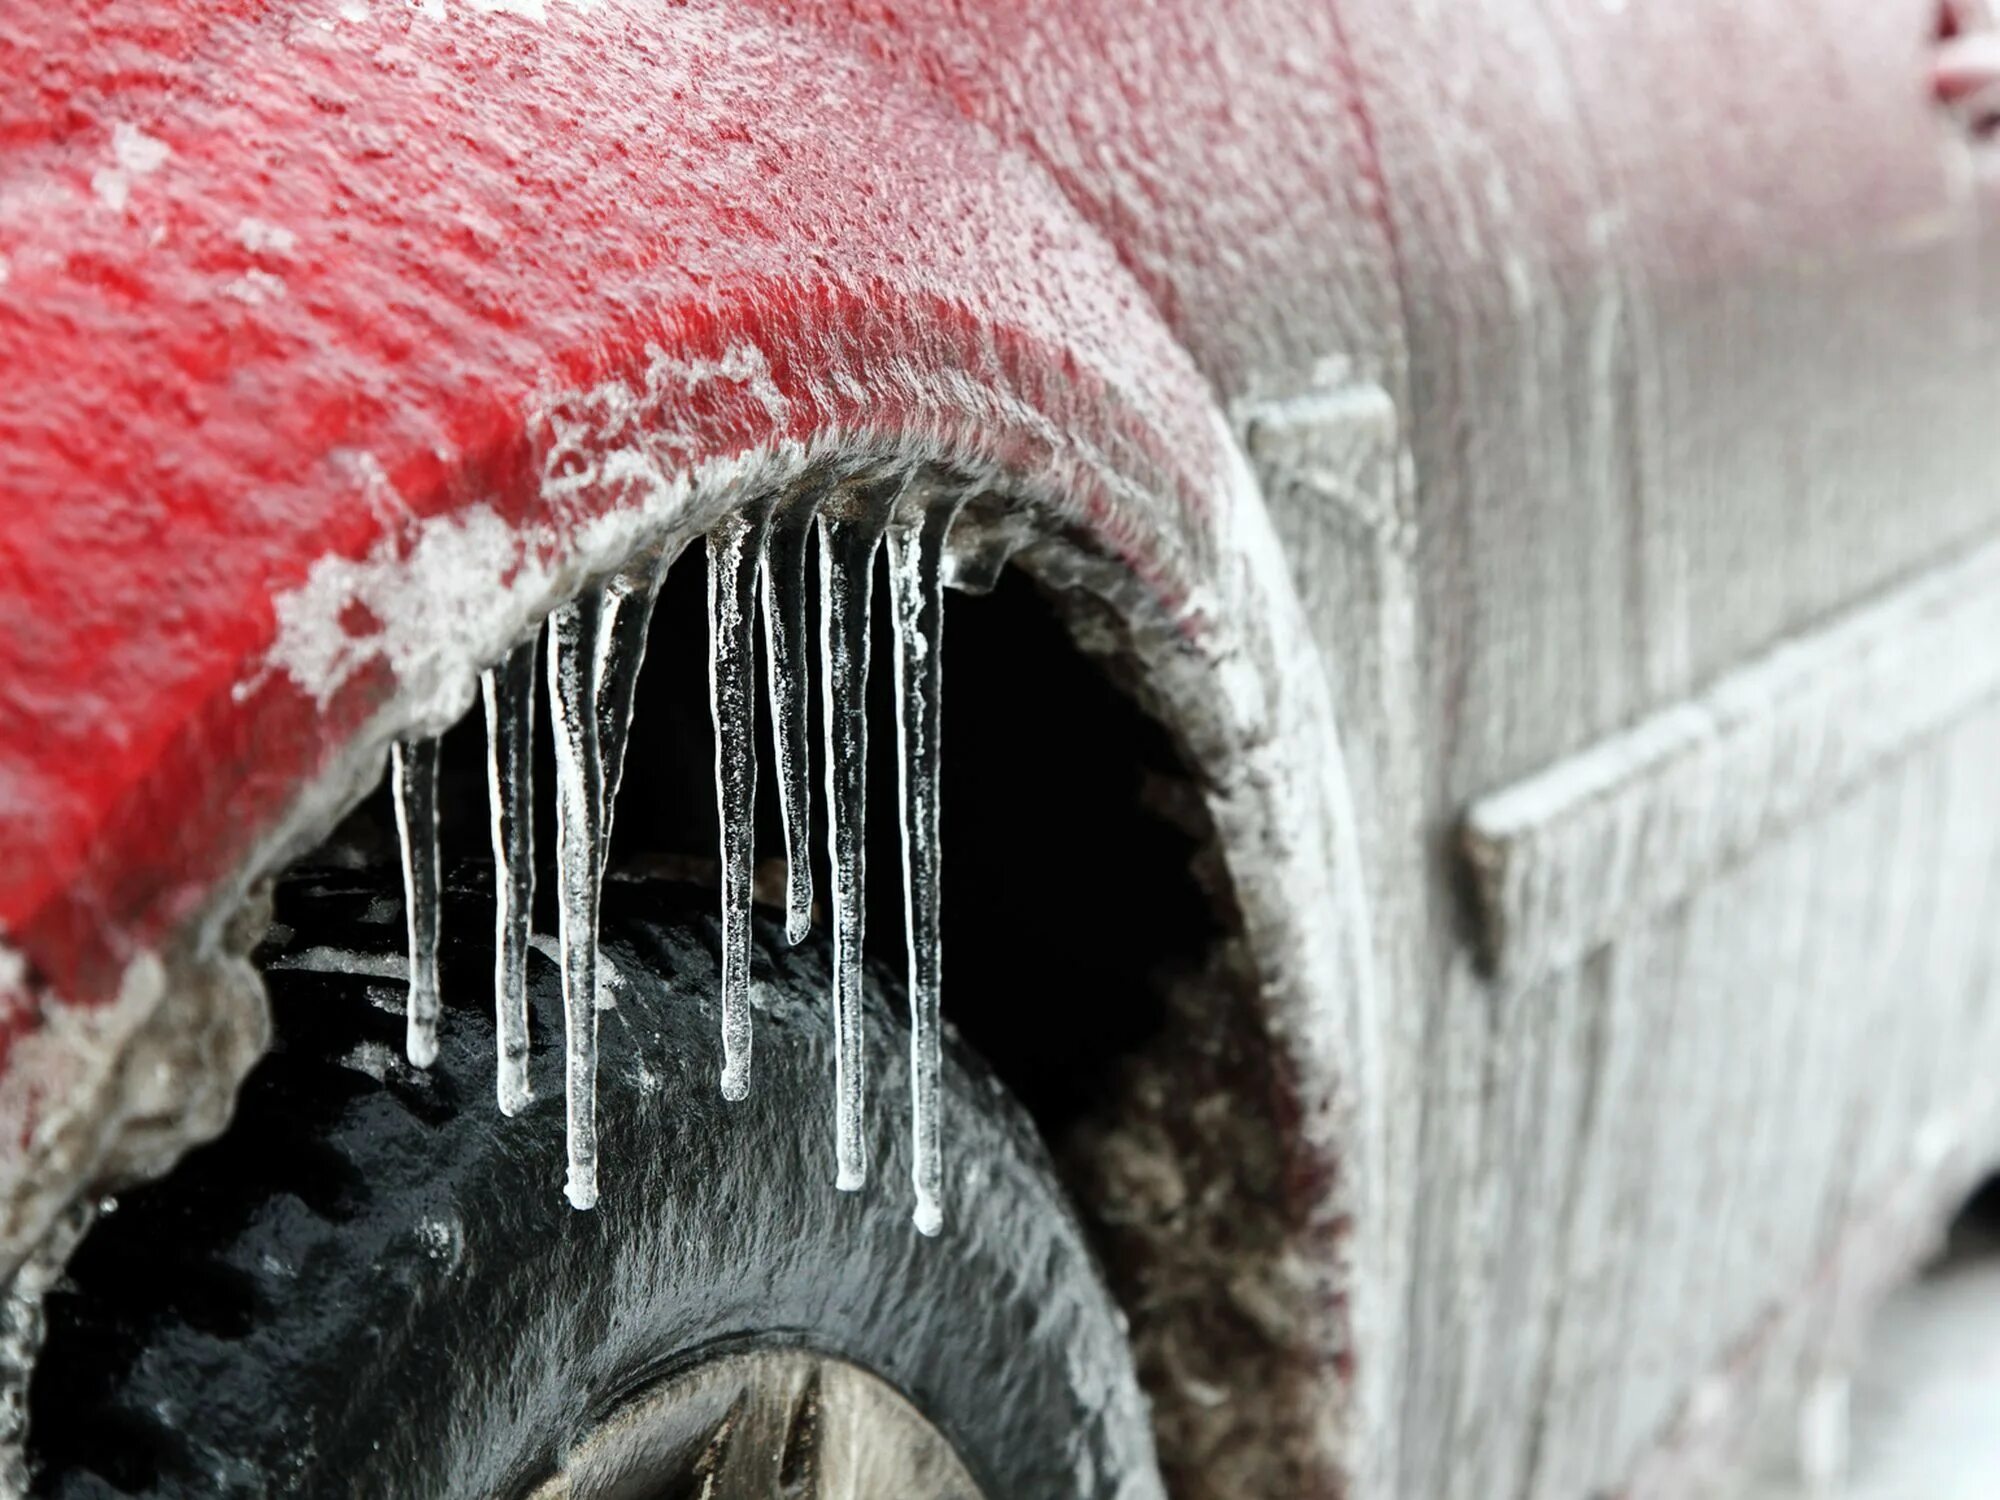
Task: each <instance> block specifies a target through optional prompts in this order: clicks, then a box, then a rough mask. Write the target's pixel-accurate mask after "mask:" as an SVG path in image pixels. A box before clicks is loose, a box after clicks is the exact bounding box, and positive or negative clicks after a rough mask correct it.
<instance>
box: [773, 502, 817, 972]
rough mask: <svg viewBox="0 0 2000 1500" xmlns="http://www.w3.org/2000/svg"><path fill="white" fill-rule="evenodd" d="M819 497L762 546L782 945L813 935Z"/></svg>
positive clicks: (784, 512) (787, 515)
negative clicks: (811, 665) (811, 642)
mask: <svg viewBox="0 0 2000 1500" xmlns="http://www.w3.org/2000/svg"><path fill="white" fill-rule="evenodd" d="M818 498H819V495H818V492H817V491H811V490H809V491H807V492H806V493H805V494H803V495H801V496H800V497H799V498H798V499H796V500H795V501H793V502H792V503H791V504H788V505H784V506H781V507H780V508H779V510H778V512H777V514H775V515H774V516H773V517H772V518H771V525H770V530H769V531H768V532H767V533H766V535H765V538H764V566H763V570H762V579H763V592H764V669H765V672H766V674H767V675H768V677H769V679H770V698H771V743H772V745H773V747H774V749H775V752H776V755H777V761H778V812H779V815H780V817H781V818H782V820H783V823H784V830H785V941H786V942H788V943H791V944H794V945H797V944H799V943H802V942H804V941H805V937H806V933H807V932H809V931H810V930H811V929H812V898H813V891H812V755H811V751H810V750H809V748H808V741H809V739H810V736H811V730H810V727H809V725H808V722H807V715H808V704H807V699H806V694H807V693H808V692H810V691H811V687H810V685H809V683H808V681H807V678H808V676H809V675H810V674H809V669H808V667H807V651H806V541H807V538H808V536H809V535H810V533H811V530H812V519H813V511H814V509H815V507H816V506H817V504H818Z"/></svg>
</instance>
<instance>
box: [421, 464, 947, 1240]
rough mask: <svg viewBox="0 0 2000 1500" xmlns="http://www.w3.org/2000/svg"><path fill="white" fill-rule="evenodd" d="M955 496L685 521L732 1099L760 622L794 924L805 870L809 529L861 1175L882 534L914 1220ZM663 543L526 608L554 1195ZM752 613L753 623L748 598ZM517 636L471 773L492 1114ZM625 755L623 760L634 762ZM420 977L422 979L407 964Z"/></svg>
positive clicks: (938, 1205)
mask: <svg viewBox="0 0 2000 1500" xmlns="http://www.w3.org/2000/svg"><path fill="white" fill-rule="evenodd" d="M964 499H965V492H964V490H963V488H962V487H958V486H949V485H942V484H937V483H932V482H929V481H928V480H924V481H918V480H915V479H913V478H912V477H911V476H900V477H898V478H895V479H891V480H879V479H878V480H871V481H865V482H863V481H855V482H848V483H841V484H827V483H817V484H811V485H807V486H804V487H802V488H800V489H799V490H797V491H795V492H793V493H791V494H789V495H786V496H783V497H778V498H773V499H766V500H762V501H758V502H755V503H753V504H751V505H750V506H747V507H743V508H740V509H738V510H736V511H734V512H732V513H730V514H728V515H726V516H724V517H723V518H722V519H720V520H719V521H718V522H717V523H716V524H715V526H714V527H713V528H712V529H711V530H710V532H709V534H708V536H707V539H706V553H707V563H708V622H709V710H710V713H711V715H712V718H713V723H714V729H715V745H716V750H715V777H716V798H717V812H718V822H719V826H720V829H721V837H720V844H721V847H720V849H719V851H718V852H719V855H720V863H721V870H722V880H721V888H722V910H721V922H722V934H723V942H722V1007H721V1009H722V1046H723V1068H722V1073H721V1078H720V1088H721V1091H722V1094H723V1097H724V1098H726V1099H730V1100H738V1099H741V1098H743V1097H744V1096H745V1094H746V1093H747V1092H748V1089H749V1087H750V1082H751V1078H750V1073H751V1060H752V1056H753V1038H752V1034H751V1006H750V970H749V930H750V927H749V924H750V907H751V887H752V875H753V871H754V870H755V867H756V864H755V850H754V847H753V827H752V823H753V820H752V809H753V807H754V804H755V796H756V782H757V759H756V716H757V702H758V694H757V690H756V687H757V660H756V656H757V643H758V639H759V636H760V634H761V637H762V640H763V643H764V655H765V671H766V676H767V679H768V683H769V692H768V697H767V712H768V713H769V714H770V716H771V730H772V742H773V745H774V746H775V749H776V756H777V765H776V768H775V772H776V780H777V785H778V793H779V797H778V803H779V809H780V813H781V816H782V820H783V828H784V842H785V849H784V853H785V865H786V888H785V930H786V936H787V938H788V940H789V941H791V942H793V943H797V942H799V941H800V940H801V939H803V938H804V936H805V935H806V932H807V930H808V927H809V925H810V919H811V910H812V876H811V868H810V863H809V859H808V852H809V850H810V845H811V830H810V818H811V811H812V798H811V793H810V777H811V772H810V749H809V744H808V729H807V723H808V720H807V705H808V703H809V702H810V698H809V694H810V692H811V681H810V678H811V670H810V666H809V662H810V659H811V656H812V655H813V652H812V651H811V649H810V646H809V642H808V635H809V625H808V620H807V615H808V610H807V598H806V584H807V552H808V548H809V546H810V545H811V542H812V540H813V538H814V537H815V536H816V538H817V542H818V549H819V598H820V619H819V621H818V625H819V632H820V639H819V643H818V646H819V649H818V656H819V673H820V689H821V692H822V695H823V699H822V701H823V705H824V709H825V722H826V730H825V734H826V737H825V743H824V746H823V761H824V766H823V773H824V775H825V778H826V788H825V789H826V798H825V811H824V819H825V825H826V842H827V848H828V852H829V858H830V865H831V872H832V879H831V889H830V891H829V893H828V898H829V905H830V910H831V925H832V929H833V937H834V955H835V956H834V977H833V983H832V994H831V995H830V996H829V997H828V999H829V1004H830V1005H831V1006H832V1008H833V1020H834V1034H835V1048H834V1051H835V1066H834V1079H833V1090H834V1156H835V1163H836V1171H835V1185H836V1186H837V1187H839V1188H841V1189H844V1190H850V1191H851V1190H855V1189H858V1188H860V1187H862V1186H863V1185H864V1183H865V1182H866V1180H867V1166H868V1164H867V1153H866V1145H865V1140H866V1137H865V1132H864V1123H865V1118H866V1108H867V1078H866V1072H865V1067H864V1056H863V1053H862V1051H861V1048H860V1046H859V1041H858V1026H857V1022H856V1016H857V1014H858V1007H859V1005H860V1001H861V960H862V942H863V937H864V921H865V916H864V911H865V906H864V903H865V897H866V882H867V870H866V859H865V834H866V824H867V754H868V723H867V715H866V710H865V705H866V701H867V691H868V672H869V666H870V662H869V638H870V628H871V623H872V618H873V611H874V597H873V596H874V588H873V580H874V567H875V559H876V555H877V553H878V552H879V551H880V550H881V549H882V548H883V546H884V544H885V541H886V545H887V549H888V553H889V579H890V590H889V593H890V598H889V608H890V611H891V619H892V625H893V632H892V639H893V642H894V662H893V666H894V672H895V678H896V681H895V693H894V701H895V705H896V735H897V743H898V747H899V751H900V754H899V757H898V763H899V768H900V775H899V785H898V799H897V806H898V810H899V813H900V820H901V831H902V844H903V860H902V866H903V869H902V874H903V887H904V910H905V915H906V918H907V923H906V925H907V930H908V964H909V973H908V979H909V997H910V1012H911V1030H910V1049H911V1050H910V1059H909V1068H910V1082H911V1119H910V1122H909V1128H910V1131H911V1139H912V1167H911V1175H912V1178H913V1187H914V1191H915V1211H914V1215H913V1217H914V1220H915V1223H916V1225H917V1227H918V1228H919V1229H920V1230H921V1231H922V1232H923V1233H925V1234H936V1233H937V1232H938V1230H939V1229H940V1227H941V1226H942V1224H943V1217H944V1210H943V1201H942V1199H943V1182H944V1169H943V1146H942V1135H943V1132H942V1126H941V1122H940V1119H939V1105H938V1097H939V1096H938V1087H937V1078H938V1066H939V1063H938V1053H939V1032H938V1027H939V1005H940V997H941V993H942V944H941V941H940V913H941V879H940V873H941V856H940V848H939V826H938V823H939V819H938V788H939V778H940V758H941V753H940V744H939V735H940V728H941V723H942V714H941V692H942V686H943V612H944V582H945V575H946V556H945V543H946V540H947V538H948V536H949V534H950V531H951V527H952V524H953V521H954V519H955V518H956V517H957V515H958V514H959V510H960V507H961V505H962V504H963V502H964ZM671 560H672V559H671V558H670V557H656V558H647V559H645V560H643V561H642V562H639V563H635V564H634V565H632V566H630V567H628V568H627V569H626V570H625V571H622V572H620V573H618V574H616V575H614V576H613V577H612V578H611V579H609V580H608V581H606V582H602V583H599V584H596V585H594V586H592V587H590V588H587V589H586V590H584V591H583V592H582V593H581V594H579V595H578V596H577V597H576V598H574V599H572V600H570V601H568V602H567V603H565V604H562V605H561V606H559V607H558V608H557V609H555V610H554V611H553V612H552V613H551V614H550V616H549V618H548V621H547V622H546V626H545V631H544V636H545V643H546V644H545V651H546V658H547V692H548V704H549V719H550V723H551V727H552V731H553V735H554V740H555V752H556V755H555V763H556V783H557V784H556V788H555V806H556V827H557V860H556V868H557V881H558V886H559V900H558V903H557V905H558V912H559V922H560V926H559V932H560V945H561V968H562V982H563V1009H564V1028H563V1031H564V1038H565V1054H566V1055H565V1067H564V1078H565V1095H566V1115H567V1134H568V1159H569V1169H568V1180H567V1182H566V1183H565V1185H564V1191H565V1193H566V1195H567V1197H568V1198H569V1201H570V1202H571V1204H573V1205H574V1206H575V1207H577V1208H590V1207H592V1206H593V1205H594V1204H595V1203H596V1201H597V1192H598V1181H597V1150H596V1133H597V1130H596V1073H597V1004H596V1000H595V997H596V994H597V980H598V968H599V959H598V952H597V909H598V899H599V891H600V888H601V885H602V882H603V878H604V867H605V858H606V853H607V850H608V848H609V841H610V834H611V824H612V820H613V817H614V814H615V811H616V801H617V793H618V787H619V784H620V782H621V780H622V777H623V773H624V758H625V755H624V752H625V743H626V739H627V737H628V735H629V732H630V726H631V718H632V706H633V700H634V696H635V692H636V686H637V681H638V677H639V672H640V668H641V666H642V664H643V661H644V655H645V649H646V634H647V629H648V627H649V625H650V623H651V619H652V614H653V605H654V602H655V600H656V599H657V597H658V594H659V590H660V585H661V582H662V580H663V579H664V577H665V573H666V568H667V565H668V563H669V562H670V561H671ZM760 613H761V616H762V627H763V628H762V630H761V632H760V631H759V629H758V616H759V614H760ZM536 644H537V643H536V641H535V640H534V639H533V638H530V639H529V640H527V641H525V642H523V643H522V644H521V645H519V646H518V647H516V648H515V650H514V651H512V652H511V653H510V654H509V655H508V656H507V657H506V658H505V659H504V660H503V661H502V662H500V663H498V664H497V665H495V666H494V667H492V668H490V669H488V670H487V671H486V672H485V673H484V674H483V676H482V680H481V687H482V699H483V703H484V707H485V715H486V727H487V735H488V742H489V748H488V767H489V774H488V778H487V780H488V796H489V799H490V804H491V809H492V838H493V856H494V865H495V871H496V879H495V890H496V903H497V908H496V912H495V928H496V934H495V935H496V939H497V941H496V949H495V951H496V957H495V975H494V980H495V1002H494V1003H495V1007H496V1016H495V1020H496V1033H495V1034H496V1038H497V1043H496V1046H497V1052H498V1056H497V1057H496V1059H495V1067H496V1080H495V1093H496V1098H497V1102H498V1105H499V1108H500V1110H501V1112H502V1113H504V1114H509V1115H512V1114H515V1113H517V1112H518V1111H519V1110H520V1109H521V1108H523V1107H524V1106H525V1105H526V1104H527V1102H528V1100H529V1097H530V1095H529V1092H528V1084H527V1070H526V1061H527V1059H526V1035H527V1014H526V1009H527V995H526V953H527V949H528V946H529V942H530V924H531V917H532V906H533V899H534V843H533V829H532V823H533V780H532V769H531V751H530V747H531V744H532V739H533V729H534V717H535V707H534V688H533V679H534V661H535V655H536ZM436 767H437V749H436V741H435V740H422V741H412V742H408V743H405V744H400V745H398V746H396V747H395V792H396V808H397V815H398V816H397V827H398V833H399V836H400V838H401V840H402V856H403V859H402V862H403V870H404V892H405V900H406V902H407V904H408V929H409V934H410V952H409V973H410V994H409V1006H410V1022H409V1059H410V1061H411V1062H412V1063H414V1064H416V1065H417V1066H419V1067H422V1066H427V1065H428V1064H429V1062H430V1060H431V1058H432V1057H434V1056H435V1055H436V1040H435V1029H434V1028H435V1024H436V1021H435V1018H436V1015H437V995H436V989H435V985H436V978H435V976H436V948H437V933H438V901H439V895H438V888H437V878H436V870H437V848H436V798H437V795H438V789H437V785H436V777H437V770H436ZM640 774H643V771H642V772H641V773H640ZM427 986H428V987H427Z"/></svg>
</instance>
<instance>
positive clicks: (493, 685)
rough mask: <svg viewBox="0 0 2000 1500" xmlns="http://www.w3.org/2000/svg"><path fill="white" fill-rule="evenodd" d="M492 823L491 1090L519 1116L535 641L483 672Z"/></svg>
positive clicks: (531, 877)
mask: <svg viewBox="0 0 2000 1500" xmlns="http://www.w3.org/2000/svg"><path fill="white" fill-rule="evenodd" d="M479 688H480V697H481V699H482V701H483V702H484V703H485V706H486V745H487V754H486V794H487V805H488V807H489V808H490V809H491V813H492V826H493V894H494V912H493V1034H494V1049H495V1059H494V1061H495V1071H494V1093H495V1095H496V1096H497V1098H498V1101H499V1104H500V1113H501V1114H503V1115H515V1114H519V1113H520V1112H521V1110H522V1109H524V1108H526V1107H527V1105H528V1102H529V1101H530V1100H531V1099H532V1098H533V1097H534V1095H533V1092H532V1091H531V1090H530V1089H529V1087H528V937H529V931H530V924H531V923H532V922H533V920H534V909H535V780H534V777H535V771H534V755H533V747H534V735H535V639H534V637H533V636H530V637H529V638H528V639H527V640H525V641H523V642H521V644H520V645H518V646H516V647H515V648H514V649H513V650H512V651H510V652H508V653H507V655H506V657H505V658H503V659H502V660H501V662H500V664H499V665H498V666H494V667H489V668H487V669H486V670H485V671H484V672H482V673H480V676H479Z"/></svg>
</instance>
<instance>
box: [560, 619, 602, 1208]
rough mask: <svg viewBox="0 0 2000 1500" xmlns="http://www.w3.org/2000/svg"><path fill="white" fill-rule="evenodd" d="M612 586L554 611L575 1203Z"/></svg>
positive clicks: (584, 1175)
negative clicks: (604, 639)
mask: <svg viewBox="0 0 2000 1500" xmlns="http://www.w3.org/2000/svg"><path fill="white" fill-rule="evenodd" d="M603 604H604V595H603V593H602V591H600V590H592V591H590V592H587V593H585V594H582V595H580V596H579V597H577V598H576V599H573V600H571V601H570V602H569V603H568V604H565V605H563V606H562V607H561V608H559V609H557V610H556V611H555V612H554V613H553V614H551V615H550V616H549V647H550V649H549V654H548V655H549V664H548V665H549V670H548V678H549V718H550V720H551V722H552V724H553V726H554V729H555V748H556V859H557V869H558V874H559V884H560V893H559V894H560V901H559V911H560V914H561V924H560V927H559V929H558V932H559V937H560V941H561V944H562V989H563V1033H564V1051H565V1056H564V1068H565V1079H564V1097H565V1104H566V1106H567V1123H568V1146H569V1179H568V1181H567V1182H566V1183H565V1184H564V1188H563V1191H564V1193H565V1194H566V1195H567V1196H568V1198H569V1201H570V1203H571V1204H572V1205H573V1206H574V1207H577V1208H591V1207H594V1206H595V1205H596V1203H597V902H598V889H599V883H600V881H601V879H602V877H603V870H604V865H603V860H604V848H603V814H604V763H603V760H602V758H601V756H600V752H599V747H598V722H599V719H598V715H599V711H600V704H599V691H598V687H599V683H598V675H597V672H598V666H599V663H600V662H601V661H602V660H603V657H602V655H601V653H600V650H599V639H600V629H601V626H602V624H603V621H604V617H605V610H604V608H603Z"/></svg>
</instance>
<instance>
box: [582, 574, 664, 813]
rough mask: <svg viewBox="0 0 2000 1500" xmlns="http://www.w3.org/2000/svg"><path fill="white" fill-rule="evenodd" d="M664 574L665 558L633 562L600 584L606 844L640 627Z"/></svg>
mask: <svg viewBox="0 0 2000 1500" xmlns="http://www.w3.org/2000/svg"><path fill="white" fill-rule="evenodd" d="M666 576H667V564H666V561H665V559H653V560H650V561H648V562H645V563H642V564H636V565H634V566H633V567H631V568H627V569H625V570H624V571H623V572H620V573H617V574H615V575H613V577H612V579H611V581H610V582H609V583H607V584H605V586H604V594H603V600H602V603H601V604H600V605H599V611H600V613H599V619H598V628H597V680H598V698H597V746H598V758H599V759H600V760H601V761H602V762H603V766H604V809H603V820H604V821H603V826H602V828H601V829H600V830H599V837H600V839H601V840H602V842H603V843H604V844H605V845H606V846H607V847H608V846H609V844H610V842H611V822H612V816H613V814H614V813H615V812H616V811H617V807H618V787H619V783H620V782H622V781H623V780H624V779H625V741H626V739H627V738H628V736H629V735H630V733H631V729H632V698H633V695H634V693H636V692H637V691H638V686H639V669H640V668H641V667H643V666H644V665H645V663H646V633H647V631H648V630H650V629H651V628H652V624H653V605H654V603H655V602H656V601H657V600H658V599H659V597H660V585H661V583H662V582H664V581H665V579H666Z"/></svg>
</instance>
